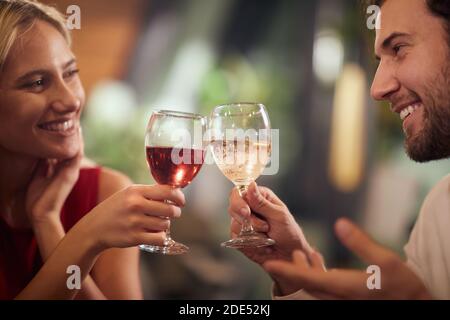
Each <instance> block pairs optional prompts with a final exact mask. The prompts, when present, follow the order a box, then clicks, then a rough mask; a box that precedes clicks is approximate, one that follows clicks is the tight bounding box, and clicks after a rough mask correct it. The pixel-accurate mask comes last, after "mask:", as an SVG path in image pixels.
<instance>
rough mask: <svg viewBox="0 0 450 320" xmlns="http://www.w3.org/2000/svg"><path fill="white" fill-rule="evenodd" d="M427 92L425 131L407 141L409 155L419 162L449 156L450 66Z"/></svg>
mask: <svg viewBox="0 0 450 320" xmlns="http://www.w3.org/2000/svg"><path fill="white" fill-rule="evenodd" d="M426 92H427V93H426V94H425V98H426V102H427V104H426V105H425V103H424V105H423V108H424V110H423V111H424V112H423V117H424V119H423V128H422V130H420V132H419V133H417V134H416V135H414V136H411V137H407V138H406V140H405V149H406V153H407V154H408V156H409V157H410V158H411V159H412V160H414V161H417V162H427V161H431V160H439V159H444V158H448V157H450V63H449V64H448V65H447V66H445V67H444V68H443V70H442V73H440V74H439V75H438V76H437V78H436V79H435V81H433V83H429V84H428V85H427V88H426ZM423 102H425V100H423Z"/></svg>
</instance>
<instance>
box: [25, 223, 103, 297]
mask: <svg viewBox="0 0 450 320" xmlns="http://www.w3.org/2000/svg"><path fill="white" fill-rule="evenodd" d="M98 252H99V251H98V250H97V249H96V244H95V241H92V238H91V237H90V236H89V234H88V233H86V232H84V231H83V230H82V229H80V228H76V227H74V228H73V229H72V230H71V231H69V232H68V233H67V235H66V236H65V237H64V238H63V240H62V241H61V242H60V243H59V244H58V246H57V247H56V249H55V250H54V252H53V253H52V255H50V257H49V258H48V259H47V261H46V262H45V263H44V265H43V266H42V268H41V269H40V270H39V272H38V273H37V275H36V276H35V277H34V278H33V279H32V280H31V281H30V283H29V284H28V285H27V286H26V287H25V288H24V289H23V290H22V291H21V292H20V293H19V295H18V296H16V299H25V300H28V299H73V298H74V296H75V295H76V294H77V292H78V291H79V290H77V289H69V288H68V286H67V279H68V276H69V275H68V274H67V273H66V271H67V268H68V267H69V266H71V265H76V266H78V267H79V268H80V280H81V281H83V280H84V279H85V278H86V277H87V275H88V274H89V271H90V270H91V269H92V266H93V265H94V262H95V260H96V258H97V256H98Z"/></svg>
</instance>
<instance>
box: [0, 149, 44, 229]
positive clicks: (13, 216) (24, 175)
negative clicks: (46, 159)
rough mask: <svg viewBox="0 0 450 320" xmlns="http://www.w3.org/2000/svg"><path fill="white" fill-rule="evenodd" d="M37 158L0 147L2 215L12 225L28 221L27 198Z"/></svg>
mask: <svg viewBox="0 0 450 320" xmlns="http://www.w3.org/2000/svg"><path fill="white" fill-rule="evenodd" d="M37 162H38V159H37V158H33V157H30V156H25V155H23V154H18V153H13V152H10V151H8V150H5V149H3V148H1V147H0V215H1V216H3V218H4V219H5V220H6V221H8V222H9V223H12V224H14V225H15V224H16V223H17V224H19V225H21V224H23V223H24V222H25V221H27V220H28V219H27V216H26V212H25V200H26V199H25V197H26V191H27V188H28V184H29V183H30V180H31V177H32V175H33V172H34V170H35V168H36V164H37Z"/></svg>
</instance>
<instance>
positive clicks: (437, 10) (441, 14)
mask: <svg viewBox="0 0 450 320" xmlns="http://www.w3.org/2000/svg"><path fill="white" fill-rule="evenodd" d="M366 2H367V5H376V6H379V7H381V6H382V5H383V3H385V2H386V0H368V1H366ZM426 2H427V6H428V10H430V12H431V13H432V14H433V15H434V16H436V17H438V18H441V19H443V20H444V22H445V25H446V30H447V36H448V37H447V38H448V43H449V46H450V0H426Z"/></svg>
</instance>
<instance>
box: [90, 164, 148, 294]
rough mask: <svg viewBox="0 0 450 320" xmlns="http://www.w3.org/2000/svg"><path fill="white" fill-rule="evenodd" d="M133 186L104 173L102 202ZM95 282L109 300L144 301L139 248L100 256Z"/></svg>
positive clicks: (118, 175) (121, 177) (118, 176)
mask: <svg viewBox="0 0 450 320" xmlns="http://www.w3.org/2000/svg"><path fill="white" fill-rule="evenodd" d="M130 184H131V181H130V179H129V178H128V177H126V176H125V175H123V174H121V173H119V172H117V171H114V170H111V169H107V168H105V169H102V172H101V174H100V183H99V201H100V202H101V201H103V200H105V199H106V198H108V197H109V196H110V195H111V194H113V193H115V192H117V191H118V190H121V189H123V188H125V187H127V186H129V185H130ZM91 274H92V278H93V279H94V281H95V283H96V284H97V286H98V288H100V290H101V291H102V292H103V294H104V295H105V296H106V297H107V298H109V299H133V300H137V299H142V298H143V294H142V287H141V282H140V275H139V249H138V247H132V248H124V249H117V248H113V249H109V250H106V251H104V252H102V254H101V255H100V256H99V258H98V259H97V261H96V263H95V265H94V267H93V269H92V273H91Z"/></svg>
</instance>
